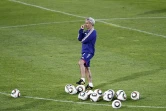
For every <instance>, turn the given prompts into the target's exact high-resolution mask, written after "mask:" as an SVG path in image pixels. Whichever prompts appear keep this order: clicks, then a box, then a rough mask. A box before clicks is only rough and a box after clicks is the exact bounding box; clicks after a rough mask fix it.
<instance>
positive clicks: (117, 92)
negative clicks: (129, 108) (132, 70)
mask: <svg viewBox="0 0 166 111" xmlns="http://www.w3.org/2000/svg"><path fill="white" fill-rule="evenodd" d="M121 92H124V91H123V90H118V91H116V93H115V95H116V97H118V96H119V94H120V93H121Z"/></svg>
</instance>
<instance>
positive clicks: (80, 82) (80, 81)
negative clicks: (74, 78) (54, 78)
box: [76, 79, 85, 85]
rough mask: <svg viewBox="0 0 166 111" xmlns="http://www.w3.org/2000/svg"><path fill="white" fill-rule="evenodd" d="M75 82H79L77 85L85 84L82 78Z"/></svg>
mask: <svg viewBox="0 0 166 111" xmlns="http://www.w3.org/2000/svg"><path fill="white" fill-rule="evenodd" d="M76 84H79V85H84V84H85V82H84V81H83V80H82V79H80V80H79V81H78V82H76Z"/></svg>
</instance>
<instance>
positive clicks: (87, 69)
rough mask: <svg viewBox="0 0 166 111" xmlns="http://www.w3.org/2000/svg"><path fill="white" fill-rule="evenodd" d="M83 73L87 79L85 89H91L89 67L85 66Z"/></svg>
mask: <svg viewBox="0 0 166 111" xmlns="http://www.w3.org/2000/svg"><path fill="white" fill-rule="evenodd" d="M85 74H86V77H87V79H88V82H89V84H88V85H87V86H86V89H89V90H90V89H93V83H92V73H91V71H90V67H86V68H85Z"/></svg>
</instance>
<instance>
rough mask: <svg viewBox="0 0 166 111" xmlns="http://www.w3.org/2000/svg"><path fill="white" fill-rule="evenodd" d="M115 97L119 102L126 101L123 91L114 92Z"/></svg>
mask: <svg viewBox="0 0 166 111" xmlns="http://www.w3.org/2000/svg"><path fill="white" fill-rule="evenodd" d="M116 96H117V99H119V100H121V101H125V100H126V99H127V95H126V93H125V92H124V91H123V90H118V91H117V92H116Z"/></svg>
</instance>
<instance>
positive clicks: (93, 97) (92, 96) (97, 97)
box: [90, 93, 100, 102]
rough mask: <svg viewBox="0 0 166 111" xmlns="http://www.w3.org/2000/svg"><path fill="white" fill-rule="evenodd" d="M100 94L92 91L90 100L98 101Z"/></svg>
mask: <svg viewBox="0 0 166 111" xmlns="http://www.w3.org/2000/svg"><path fill="white" fill-rule="evenodd" d="M99 97H100V96H99V95H98V94H97V93H92V94H91V95H90V100H91V101H93V102H97V101H98V100H99Z"/></svg>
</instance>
